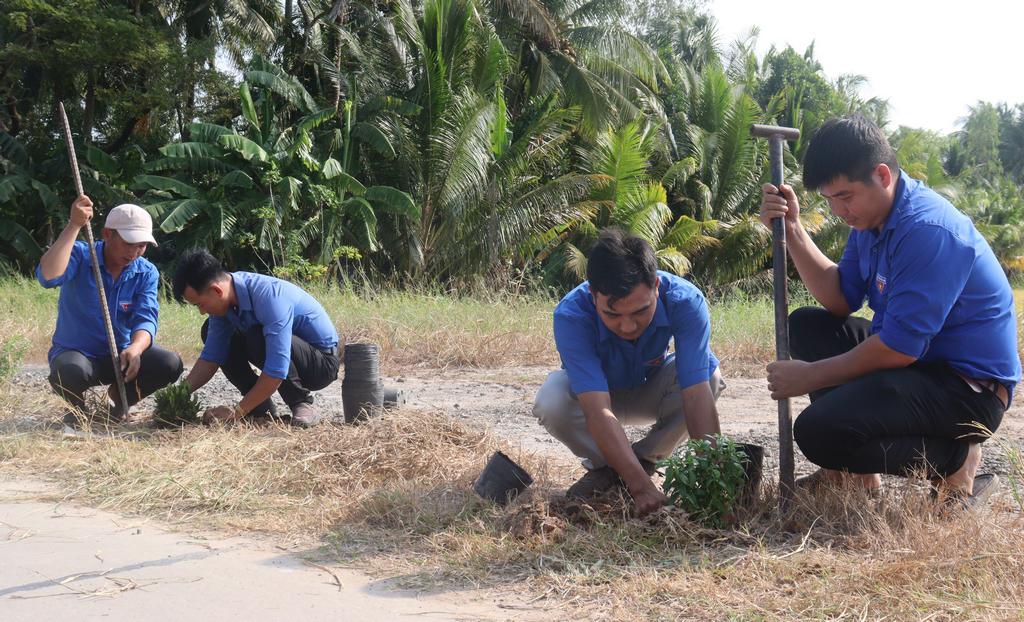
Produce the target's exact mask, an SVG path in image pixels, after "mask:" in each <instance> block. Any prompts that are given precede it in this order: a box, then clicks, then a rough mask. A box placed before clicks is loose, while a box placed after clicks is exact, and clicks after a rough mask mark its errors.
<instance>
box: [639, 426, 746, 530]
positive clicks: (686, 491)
mask: <svg viewBox="0 0 1024 622" xmlns="http://www.w3.org/2000/svg"><path fill="white" fill-rule="evenodd" d="M746 460H747V458H746V456H744V454H743V452H742V451H741V450H740V448H739V446H738V445H737V444H736V443H734V442H732V441H730V440H729V439H727V438H725V437H722V436H719V437H717V438H716V445H715V446H712V445H711V443H710V442H709V441H706V440H689V441H687V442H686V444H685V445H684V446H683V448H682V451H681V455H680V454H676V455H672V456H669V457H668V458H666V459H665V460H662V461H661V462H660V463H658V466H659V467H661V468H663V469H664V471H665V482H664V483H663V484H662V489H663V490H664V492H665V494H666V495H668V497H669V499H671V500H672V503H674V504H675V505H677V506H678V507H680V508H682V509H683V510H685V511H686V513H687V514H689V515H690V516H691V517H692V518H693V519H694V520H696V521H697V522H699V523H702V524H704V525H706V526H708V527H715V528H719V529H721V528H724V527H726V526H728V524H729V523H730V522H731V520H732V517H733V516H734V510H735V508H736V505H737V503H738V502H739V500H740V495H741V494H742V492H743V486H744V484H745V483H746V477H745V476H744V472H743V464H744V462H745V461H746Z"/></svg>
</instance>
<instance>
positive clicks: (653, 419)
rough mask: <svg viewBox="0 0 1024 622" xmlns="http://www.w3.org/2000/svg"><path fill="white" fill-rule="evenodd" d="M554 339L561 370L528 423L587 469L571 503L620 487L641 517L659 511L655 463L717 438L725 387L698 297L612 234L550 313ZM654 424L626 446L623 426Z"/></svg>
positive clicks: (631, 240) (645, 252) (642, 248)
mask: <svg viewBox="0 0 1024 622" xmlns="http://www.w3.org/2000/svg"><path fill="white" fill-rule="evenodd" d="M554 331H555V345H556V346H557V348H558V353H559V355H560V356H561V358H562V367H563V369H561V370H558V371H555V372H552V373H551V374H549V375H548V378H547V380H546V381H545V382H544V385H543V386H542V387H541V388H540V390H539V391H538V392H537V398H536V400H535V402H534V406H533V414H534V416H536V417H537V418H538V419H539V420H540V423H541V424H542V425H543V426H544V427H545V428H546V429H547V430H548V432H550V433H551V435H552V436H554V437H555V438H557V439H558V440H559V441H561V442H562V443H564V444H565V445H566V446H567V447H568V448H569V449H570V450H572V452H573V453H574V454H576V455H577V456H579V457H580V458H582V459H583V464H584V466H585V467H586V468H587V469H588V471H587V473H586V475H584V476H583V477H582V478H581V479H580V480H579V481H578V482H576V483H575V484H573V485H572V487H570V488H569V491H568V493H567V494H568V496H569V497H572V498H580V499H585V498H590V497H594V496H597V495H600V494H603V493H606V492H608V491H610V490H612V489H615V488H618V487H622V486H625V488H626V489H627V490H628V492H629V494H630V495H631V496H632V498H633V501H634V503H635V504H636V507H637V512H638V514H640V515H644V514H647V513H650V512H653V511H654V510H657V509H658V508H659V507H661V506H662V505H664V504H665V503H666V502H667V497H666V496H665V495H664V494H662V492H661V491H660V490H658V488H657V487H656V486H655V485H654V483H653V482H652V481H651V477H650V476H651V475H652V474H653V473H654V465H655V463H656V462H657V461H658V460H661V459H662V458H665V457H666V456H668V455H669V454H670V453H672V450H673V449H675V447H676V446H677V445H678V444H679V442H680V441H681V440H683V439H684V438H685V437H686V435H687V432H689V435H690V436H691V437H692V438H708V437H709V436H711V435H714V434H718V433H719V431H720V428H719V422H718V412H717V411H716V409H715V400H716V399H717V398H718V394H719V393H720V392H721V390H722V389H723V388H724V386H725V385H724V383H723V382H722V378H721V373H720V372H719V371H718V359H716V358H715V355H714V354H712V353H711V349H710V347H709V343H710V338H711V321H710V317H709V315H708V308H707V304H706V303H705V301H704V296H703V294H701V292H700V290H698V289H697V288H696V287H694V286H693V285H691V284H690V283H689V282H687V281H686V280H684V279H681V278H679V277H677V276H675V275H673V274H669V273H667V272H660V271H658V270H657V260H656V258H655V255H654V250H653V249H652V248H651V246H650V245H649V244H648V243H647V242H646V241H644V240H643V239H641V238H638V237H636V236H630V235H626V234H624V233H623V232H622V231H620V230H618V229H609V230H605V231H604V232H602V233H601V236H600V237H599V239H598V241H597V244H596V245H595V246H594V248H593V250H592V251H591V252H590V255H589V256H588V258H587V281H586V282H584V283H583V284H581V285H580V286H578V287H576V288H575V289H574V290H572V291H571V292H569V293H568V294H567V295H566V296H565V297H564V298H563V299H562V301H561V302H559V303H558V306H557V307H556V308H555V314H554ZM672 340H674V342H675V353H672V354H670V353H669V351H668V346H669V341H672ZM650 423H653V424H654V425H653V426H652V427H651V429H650V432H649V433H648V434H647V436H646V437H645V438H643V439H641V440H639V441H637V442H636V443H633V444H632V445H631V444H630V443H629V440H628V439H627V438H626V434H625V431H624V429H623V424H650Z"/></svg>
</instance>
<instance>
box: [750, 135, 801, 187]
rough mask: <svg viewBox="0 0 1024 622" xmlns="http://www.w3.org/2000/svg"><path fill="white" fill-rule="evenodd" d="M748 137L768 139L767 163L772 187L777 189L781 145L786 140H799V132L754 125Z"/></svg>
mask: <svg viewBox="0 0 1024 622" xmlns="http://www.w3.org/2000/svg"><path fill="white" fill-rule="evenodd" d="M750 135H751V136H754V137H756V138H767V139H768V161H769V162H770V163H771V168H772V185H773V186H775V187H776V188H778V187H779V186H781V185H782V143H783V141H786V140H796V139H797V138H800V130H798V129H796V128H795V127H782V126H780V125H758V124H757V123H755V124H753V125H751V126H750Z"/></svg>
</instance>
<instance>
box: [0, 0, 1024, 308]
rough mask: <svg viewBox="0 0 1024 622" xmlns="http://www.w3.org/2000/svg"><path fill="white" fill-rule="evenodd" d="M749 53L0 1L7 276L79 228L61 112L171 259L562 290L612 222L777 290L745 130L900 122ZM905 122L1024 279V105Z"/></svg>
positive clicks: (539, 10) (258, 13)
mask: <svg viewBox="0 0 1024 622" xmlns="http://www.w3.org/2000/svg"><path fill="white" fill-rule="evenodd" d="M754 49H755V47H754V42H753V40H746V41H737V42H724V41H720V40H719V39H718V38H717V37H716V34H715V21H714V18H713V16H711V15H709V14H707V13H706V11H705V9H704V8H703V7H702V5H701V4H700V2H687V1H686V0H641V1H640V2H633V3H627V2H625V0H575V1H570V2H566V1H564V0H386V1H385V0H284V1H283V2H279V1H278V0H212V1H211V0H160V1H157V2H140V1H139V0H0V77H2V79H0V261H2V262H3V263H4V265H5V266H6V270H7V271H22V272H24V271H27V270H28V269H29V268H30V267H31V266H32V265H33V264H34V262H35V261H36V260H37V259H38V257H39V255H40V253H41V252H42V249H43V248H45V246H46V245H47V244H48V243H49V242H50V241H51V240H52V239H53V238H54V237H55V236H56V235H57V233H58V232H59V231H60V229H61V228H62V227H63V225H64V223H65V219H66V217H67V206H68V204H69V203H70V201H71V199H72V196H71V195H72V185H71V183H70V178H69V169H68V164H67V157H66V153H65V150H64V146H63V142H62V141H61V140H60V135H59V129H58V127H59V126H58V123H57V120H56V118H55V115H54V111H55V107H56V104H57V102H58V101H63V102H64V104H65V106H66V107H67V108H68V111H69V115H70V116H71V121H72V125H73V128H74V130H75V134H76V140H77V141H78V143H77V147H76V148H77V150H78V154H79V158H80V160H81V161H82V165H83V174H84V176H85V179H84V182H85V186H86V190H87V192H88V193H89V194H90V195H91V196H93V198H94V199H96V200H98V201H99V205H100V208H101V211H102V210H103V208H104V207H109V206H110V205H112V204H113V203H115V202H122V201H129V200H130V201H133V202H137V203H139V204H141V205H144V206H146V207H147V208H148V209H149V210H150V211H151V213H152V214H153V216H154V218H155V220H156V222H157V223H158V224H159V226H160V229H161V233H160V241H161V247H160V249H158V250H157V252H156V253H153V254H152V255H151V256H152V257H153V258H154V259H156V260H157V261H158V262H161V263H165V264H167V263H171V262H173V258H174V257H175V256H176V255H177V254H178V252H179V251H180V250H182V249H184V248H188V247H190V246H194V245H197V244H201V245H205V246H207V247H209V248H211V249H212V250H214V251H215V252H216V253H218V254H220V255H221V256H223V257H224V258H225V259H226V260H227V262H228V263H229V264H230V265H231V266H232V267H237V268H255V269H258V270H261V271H273V272H274V273H277V274H279V275H282V276H286V277H289V278H298V279H306V280H310V279H332V280H333V279H338V280H345V279H352V278H354V277H358V276H359V275H365V274H372V275H375V276H378V275H379V276H383V277H384V278H386V279H387V280H388V282H391V283H395V284H399V285H408V284H422V283H440V284H443V285H452V286H461V285H466V284H470V283H484V284H487V283H501V284H506V283H523V282H526V283H539V282H545V283H548V284H551V285H554V286H556V287H559V288H562V287H565V286H567V285H569V284H572V283H574V282H575V281H576V280H577V279H579V278H580V275H581V274H582V272H583V270H584V268H585V254H586V251H587V250H588V248H589V245H590V244H591V243H592V240H593V239H594V237H595V234H596V232H597V231H598V230H599V229H600V228H601V227H604V226H607V225H611V224H614V225H619V226H622V227H624V228H627V229H629V230H631V231H633V232H636V233H638V234H640V235H642V236H644V237H645V238H647V239H649V240H650V241H651V242H652V243H653V244H654V245H655V247H656V248H657V249H658V255H659V258H660V260H661V262H662V265H663V267H665V268H666V269H669V270H672V271H675V272H677V273H689V274H691V275H692V277H693V278H694V280H695V281H697V282H698V283H699V284H701V285H703V286H704V287H710V288H721V287H729V286H735V285H740V286H744V287H748V288H756V287H758V286H759V284H763V283H764V282H765V276H766V273H767V270H768V269H769V261H768V252H769V244H768V233H767V231H765V230H764V228H763V227H761V226H760V225H759V224H758V223H757V221H756V218H755V213H756V209H757V203H758V193H759V190H758V188H759V186H760V183H761V182H762V180H763V179H764V176H765V175H766V162H765V159H766V153H765V151H766V150H765V146H764V145H763V144H761V143H758V142H756V141H754V140H753V139H751V138H750V137H749V135H748V126H749V124H750V123H752V122H762V123H778V124H783V125H792V126H796V127H799V128H801V129H802V130H803V132H804V136H809V135H810V134H811V133H813V132H814V130H815V129H816V128H817V127H818V126H819V125H820V124H821V123H822V121H824V120H825V119H827V118H828V117H830V116H833V115H836V114H845V113H848V112H852V111H859V112H862V113H864V114H866V115H868V116H870V117H871V118H873V119H875V120H876V121H877V122H878V123H880V124H882V125H883V126H887V124H886V111H887V106H886V103H885V102H884V101H880V100H876V99H872V100H864V99H862V98H861V97H860V95H859V91H858V88H859V86H860V85H861V84H862V83H863V78H861V77H859V76H839V77H836V78H830V77H829V76H828V74H827V73H826V71H825V68H823V67H822V66H821V65H820V64H819V63H818V62H817V61H816V60H815V57H814V50H813V47H812V48H810V49H808V50H806V51H805V52H804V53H802V54H801V53H799V52H798V51H795V50H793V49H788V48H787V49H783V50H776V49H773V50H770V51H769V52H768V53H767V54H765V55H764V56H763V57H758V55H757V54H756V53H755V52H754V51H753V50H754ZM887 129H888V130H889V131H890V132H891V135H892V140H893V143H894V145H895V146H897V148H898V149H899V154H900V157H901V162H902V163H903V165H904V167H905V168H906V170H907V171H908V172H909V173H910V174H912V175H914V176H916V177H919V178H922V179H926V180H927V181H928V183H929V184H931V185H932V186H933V187H935V188H936V189H938V190H940V191H941V192H943V193H945V194H947V195H948V196H950V197H951V198H953V199H954V202H955V203H956V204H957V205H958V206H959V207H960V208H961V209H963V210H964V211H965V212H967V213H968V214H969V215H971V216H972V217H973V218H974V219H975V221H976V222H977V223H978V225H979V227H980V228H981V229H982V230H983V231H984V233H985V234H986V235H987V236H988V237H989V240H990V241H991V242H992V244H993V247H994V248H995V249H996V252H997V254H998V255H999V257H1000V259H1001V261H1002V262H1003V264H1004V266H1005V267H1006V268H1007V269H1008V270H1018V269H1021V268H1022V267H1024V264H1022V262H1021V256H1022V255H1024V230H1022V228H1021V222H1022V218H1021V216H1022V212H1024V197H1022V192H1021V184H1024V105H1017V106H1009V105H1006V104H991V103H986V102H979V103H978V104H977V105H976V106H975V107H974V108H973V109H972V111H971V113H970V115H969V116H968V117H967V118H966V119H965V120H964V121H963V127H962V130H961V131H959V132H957V133H955V134H953V135H950V136H940V135H936V134H934V133H932V132H928V131H924V130H920V129H914V128H908V127H899V128H895V129H894V128H891V127H887ZM804 145H805V143H804V142H798V143H796V144H795V145H791V148H792V151H791V152H790V153H788V154H787V158H788V161H787V165H788V168H789V172H788V173H787V177H788V178H790V179H794V180H796V179H798V174H797V173H798V166H797V162H798V161H799V158H800V157H801V155H802V152H803V148H804ZM806 202H807V204H808V205H809V207H810V209H809V210H808V213H809V214H810V222H811V223H812V224H813V231H814V233H815V235H816V236H817V237H818V240H819V243H820V245H821V246H822V247H823V248H824V249H827V250H828V251H830V252H833V253H835V252H837V251H838V249H839V248H841V246H842V243H843V241H844V239H845V232H846V231H845V228H844V226H843V225H842V223H841V222H838V221H837V220H836V219H834V218H832V217H831V216H830V215H829V213H828V210H827V209H826V208H825V206H824V205H823V204H822V203H821V202H820V201H818V200H817V199H816V198H815V197H813V196H808V197H806Z"/></svg>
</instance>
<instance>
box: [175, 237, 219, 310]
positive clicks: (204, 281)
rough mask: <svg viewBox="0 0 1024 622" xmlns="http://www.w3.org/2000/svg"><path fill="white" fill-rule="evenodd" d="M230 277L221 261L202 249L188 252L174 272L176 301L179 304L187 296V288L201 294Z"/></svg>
mask: <svg viewBox="0 0 1024 622" xmlns="http://www.w3.org/2000/svg"><path fill="white" fill-rule="evenodd" d="M227 275H228V273H227V271H226V270H224V266H222V265H221V263H220V260H218V259H217V258H216V257H214V256H213V255H211V254H210V253H209V251H207V250H206V249H202V248H197V249H194V250H190V251H186V252H185V254H184V255H182V257H181V259H180V260H179V261H178V268H177V270H175V271H174V299H175V300H177V301H178V302H181V300H182V299H183V298H184V296H185V288H186V287H191V288H192V289H194V290H195V291H196V293H201V292H202V291H203V290H205V289H206V288H207V287H209V286H210V284H211V283H214V282H215V281H219V280H221V279H223V278H224V277H226V276H227Z"/></svg>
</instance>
